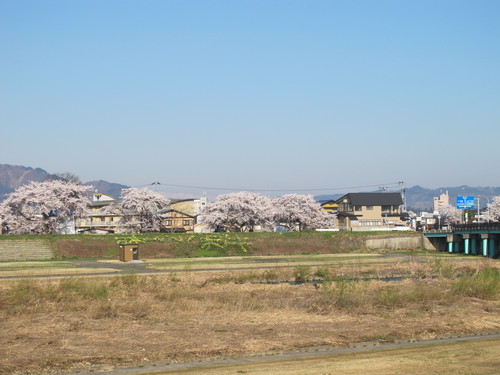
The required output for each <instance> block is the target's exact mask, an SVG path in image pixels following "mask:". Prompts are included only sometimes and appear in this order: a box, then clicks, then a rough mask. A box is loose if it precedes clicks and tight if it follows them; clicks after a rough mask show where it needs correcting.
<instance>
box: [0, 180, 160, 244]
mask: <svg viewBox="0 0 500 375" xmlns="http://www.w3.org/2000/svg"><path fill="white" fill-rule="evenodd" d="M92 189H93V187H92V186H86V185H82V184H80V183H75V182H72V181H64V180H51V181H44V182H31V183H29V184H26V185H23V186H21V187H19V188H18V189H17V190H16V191H14V192H13V193H11V194H9V195H8V196H7V199H5V200H4V201H3V202H2V203H1V204H0V224H1V232H2V233H11V234H57V233H64V231H65V227H67V226H68V225H74V219H75V218H82V217H85V216H86V215H87V214H88V212H89V211H88V209H89V203H90V196H91V191H92ZM169 203H170V201H169V200H168V199H167V198H165V197H164V196H163V195H161V194H160V193H157V192H154V191H151V190H147V189H135V188H130V189H124V190H122V200H121V201H120V202H117V203H115V204H112V205H110V206H108V207H106V208H105V209H104V210H103V212H102V213H103V214H111V213H113V214H114V215H117V216H119V217H120V222H119V225H120V226H121V228H122V231H123V232H139V233H144V232H153V231H158V230H159V229H160V220H161V219H160V217H159V215H158V214H157V212H158V210H160V209H161V208H163V207H165V206H166V205H168V204H169Z"/></svg>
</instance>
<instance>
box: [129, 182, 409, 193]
mask: <svg viewBox="0 0 500 375" xmlns="http://www.w3.org/2000/svg"><path fill="white" fill-rule="evenodd" d="M398 184H399V182H391V183H385V184H376V185H363V186H346V187H334V188H313V189H236V188H226V187H213V186H193V185H178V184H164V183H161V182H153V183H151V184H147V185H140V186H138V187H146V186H151V185H161V186H169V187H177V188H184V189H202V190H225V191H254V192H255V191H266V192H283V191H290V192H301V191H332V190H348V189H364V188H374V187H377V188H378V187H380V186H384V187H387V186H396V185H398Z"/></svg>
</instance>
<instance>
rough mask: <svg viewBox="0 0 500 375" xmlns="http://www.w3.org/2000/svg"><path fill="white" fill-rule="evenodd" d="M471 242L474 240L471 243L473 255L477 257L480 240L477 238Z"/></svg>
mask: <svg viewBox="0 0 500 375" xmlns="http://www.w3.org/2000/svg"><path fill="white" fill-rule="evenodd" d="M471 240H472V241H471V243H470V245H471V246H470V251H471V254H473V255H477V248H478V246H477V245H478V242H479V240H478V239H477V238H475V236H474V238H472V239H471Z"/></svg>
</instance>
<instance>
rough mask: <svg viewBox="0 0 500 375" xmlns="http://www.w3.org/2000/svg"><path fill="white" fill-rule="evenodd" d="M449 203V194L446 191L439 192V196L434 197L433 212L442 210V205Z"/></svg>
mask: <svg viewBox="0 0 500 375" xmlns="http://www.w3.org/2000/svg"><path fill="white" fill-rule="evenodd" d="M449 205H450V196H449V195H448V191H447V192H446V193H444V194H440V195H439V197H434V213H436V214H437V213H440V212H442V208H443V207H444V206H449Z"/></svg>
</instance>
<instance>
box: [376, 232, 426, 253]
mask: <svg viewBox="0 0 500 375" xmlns="http://www.w3.org/2000/svg"><path fill="white" fill-rule="evenodd" d="M366 247H367V248H368V249H393V250H394V249H422V248H424V249H428V250H435V247H434V246H433V245H432V244H431V243H430V242H429V240H428V239H427V238H425V237H424V236H423V235H422V236H408V237H384V238H371V239H367V240H366Z"/></svg>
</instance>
